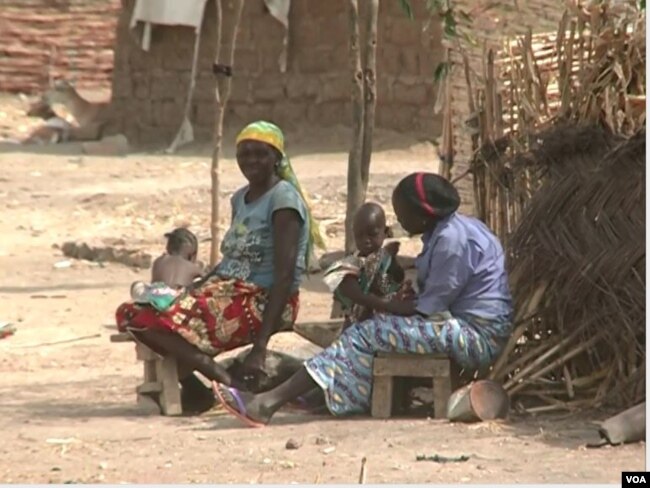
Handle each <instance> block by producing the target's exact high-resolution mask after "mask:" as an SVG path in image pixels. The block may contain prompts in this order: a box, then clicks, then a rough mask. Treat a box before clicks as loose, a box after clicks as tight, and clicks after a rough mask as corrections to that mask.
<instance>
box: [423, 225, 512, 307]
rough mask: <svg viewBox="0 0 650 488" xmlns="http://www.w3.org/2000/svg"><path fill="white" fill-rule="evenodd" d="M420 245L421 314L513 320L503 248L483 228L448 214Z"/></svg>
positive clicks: (487, 230) (493, 236)
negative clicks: (445, 313)
mask: <svg viewBox="0 0 650 488" xmlns="http://www.w3.org/2000/svg"><path fill="white" fill-rule="evenodd" d="M422 241H423V244H424V246H423V248H422V252H421V253H420V255H419V256H418V258H417V259H416V262H415V267H416V270H417V284H418V289H419V294H418V298H417V310H418V312H419V313H421V314H423V315H426V316H428V315H432V314H434V313H439V312H451V314H452V315H464V314H471V315H476V316H478V317H482V318H486V319H504V318H511V315H512V298H511V295H510V287H509V285H508V275H507V273H506V271H505V256H504V252H503V247H502V246H501V243H500V242H499V240H498V239H497V237H496V236H495V235H494V234H492V232H490V230H489V229H488V228H487V226H486V225H485V224H483V222H481V221H480V220H478V219H475V218H473V217H468V216H465V215H460V214H452V215H450V216H449V217H446V218H445V219H443V220H442V221H441V222H440V223H438V225H437V226H436V228H435V229H434V230H433V231H431V232H428V233H427V234H425V235H424V236H423V237H422Z"/></svg>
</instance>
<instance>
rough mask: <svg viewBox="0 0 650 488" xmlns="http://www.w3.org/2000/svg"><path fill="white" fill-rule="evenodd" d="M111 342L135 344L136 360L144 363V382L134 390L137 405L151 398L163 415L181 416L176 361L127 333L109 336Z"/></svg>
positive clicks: (181, 409)
mask: <svg viewBox="0 0 650 488" xmlns="http://www.w3.org/2000/svg"><path fill="white" fill-rule="evenodd" d="M111 342H135V354H136V358H137V359H139V360H140V361H142V362H143V363H144V381H143V383H142V384H141V385H140V386H138V387H137V388H136V390H135V391H136V394H137V402H138V404H144V403H146V402H147V401H148V400H149V399H151V398H153V400H154V401H156V403H157V404H158V406H159V407H160V411H161V413H162V414H163V415H170V416H171V415H181V414H182V413H183V407H182V406H181V388H180V384H179V381H178V368H177V366H176V359H174V358H173V357H171V356H167V357H165V356H160V355H159V354H157V353H155V352H154V351H152V350H151V349H149V348H148V347H147V346H145V345H144V344H142V343H141V342H139V341H138V340H136V339H135V338H134V337H133V336H132V335H131V334H129V333H121V334H113V335H111Z"/></svg>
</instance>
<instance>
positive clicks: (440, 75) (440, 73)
mask: <svg viewBox="0 0 650 488" xmlns="http://www.w3.org/2000/svg"><path fill="white" fill-rule="evenodd" d="M447 74H449V63H448V62H446V61H443V62H442V63H438V66H436V70H435V72H434V73H433V80H434V81H435V82H436V83H440V82H441V81H442V80H444V79H445V77H446V76H447Z"/></svg>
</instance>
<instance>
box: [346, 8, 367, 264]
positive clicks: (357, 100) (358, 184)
mask: <svg viewBox="0 0 650 488" xmlns="http://www.w3.org/2000/svg"><path fill="white" fill-rule="evenodd" d="M348 21H349V27H350V38H349V43H350V45H349V55H350V71H351V73H352V122H353V137H352V145H351V147H350V153H349V156H348V197H347V208H346V212H345V252H346V253H347V254H349V253H352V252H353V251H354V248H355V245H354V236H353V233H352V221H353V219H354V214H355V212H356V211H357V209H358V208H359V207H360V206H361V205H362V204H363V199H364V191H363V183H362V177H361V162H362V157H363V133H364V130H363V121H364V104H363V98H364V97H363V78H364V77H363V71H362V69H361V50H360V46H359V2H358V1H357V0H348Z"/></svg>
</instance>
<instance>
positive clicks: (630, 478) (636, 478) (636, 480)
mask: <svg viewBox="0 0 650 488" xmlns="http://www.w3.org/2000/svg"><path fill="white" fill-rule="evenodd" d="M625 481H626V482H627V483H632V484H635V485H638V484H640V483H643V484H645V482H646V481H645V475H636V474H635V475H629V474H626V475H625Z"/></svg>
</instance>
